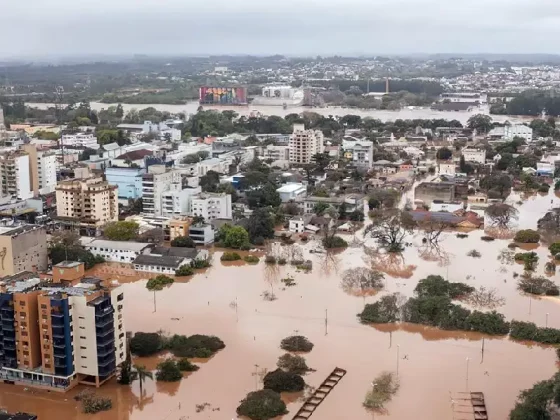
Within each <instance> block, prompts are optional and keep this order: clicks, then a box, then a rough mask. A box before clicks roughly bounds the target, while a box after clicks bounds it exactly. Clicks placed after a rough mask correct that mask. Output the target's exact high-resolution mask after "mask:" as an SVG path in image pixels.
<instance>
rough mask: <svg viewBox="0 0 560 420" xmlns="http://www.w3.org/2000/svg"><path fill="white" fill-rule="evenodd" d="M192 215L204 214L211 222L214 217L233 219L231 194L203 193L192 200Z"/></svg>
mask: <svg viewBox="0 0 560 420" xmlns="http://www.w3.org/2000/svg"><path fill="white" fill-rule="evenodd" d="M190 213H191V216H202V217H204V220H205V221H207V222H209V221H210V220H213V219H231V218H232V217H233V213H232V209H231V195H230V194H214V193H201V194H199V195H198V196H195V197H193V198H192V200H191V212H190Z"/></svg>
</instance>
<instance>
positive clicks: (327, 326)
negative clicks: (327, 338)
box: [325, 309, 329, 335]
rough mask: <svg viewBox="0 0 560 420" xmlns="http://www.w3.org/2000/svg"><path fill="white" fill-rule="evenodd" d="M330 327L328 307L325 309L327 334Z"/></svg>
mask: <svg viewBox="0 0 560 420" xmlns="http://www.w3.org/2000/svg"><path fill="white" fill-rule="evenodd" d="M328 328H329V317H328V312H327V309H325V335H327V334H328V333H329V330H328Z"/></svg>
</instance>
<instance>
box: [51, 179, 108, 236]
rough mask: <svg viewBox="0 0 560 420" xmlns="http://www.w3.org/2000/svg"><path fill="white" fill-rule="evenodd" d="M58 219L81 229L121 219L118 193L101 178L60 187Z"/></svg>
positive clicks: (58, 188)
mask: <svg viewBox="0 0 560 420" xmlns="http://www.w3.org/2000/svg"><path fill="white" fill-rule="evenodd" d="M56 211H57V215H58V218H62V219H65V220H66V221H68V222H71V223H77V224H79V225H81V226H87V227H100V226H102V225H104V224H105V223H107V222H115V221H117V220H118V219H119V208H118V191H117V187H116V186H115V185H111V184H109V183H108V182H107V181H104V180H103V178H101V177H91V178H85V179H71V180H68V181H62V182H60V183H59V184H58V185H57V187H56Z"/></svg>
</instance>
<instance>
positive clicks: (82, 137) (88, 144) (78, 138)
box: [60, 133, 99, 150]
mask: <svg viewBox="0 0 560 420" xmlns="http://www.w3.org/2000/svg"><path fill="white" fill-rule="evenodd" d="M60 143H61V144H62V146H70V147H85V148H87V149H94V150H97V149H99V143H98V142H97V137H95V136H94V135H93V134H91V133H77V134H64V135H62V137H61V138H60Z"/></svg>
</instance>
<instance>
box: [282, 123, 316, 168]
mask: <svg viewBox="0 0 560 420" xmlns="http://www.w3.org/2000/svg"><path fill="white" fill-rule="evenodd" d="M324 139H325V137H324V136H323V133H322V132H321V131H319V130H306V129H305V126H304V125H303V124H294V132H293V134H292V135H291V136H290V143H289V147H290V163H295V164H306V163H311V157H312V156H313V155H315V154H317V153H323V151H324V150H325V146H324V145H323V141H324Z"/></svg>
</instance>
